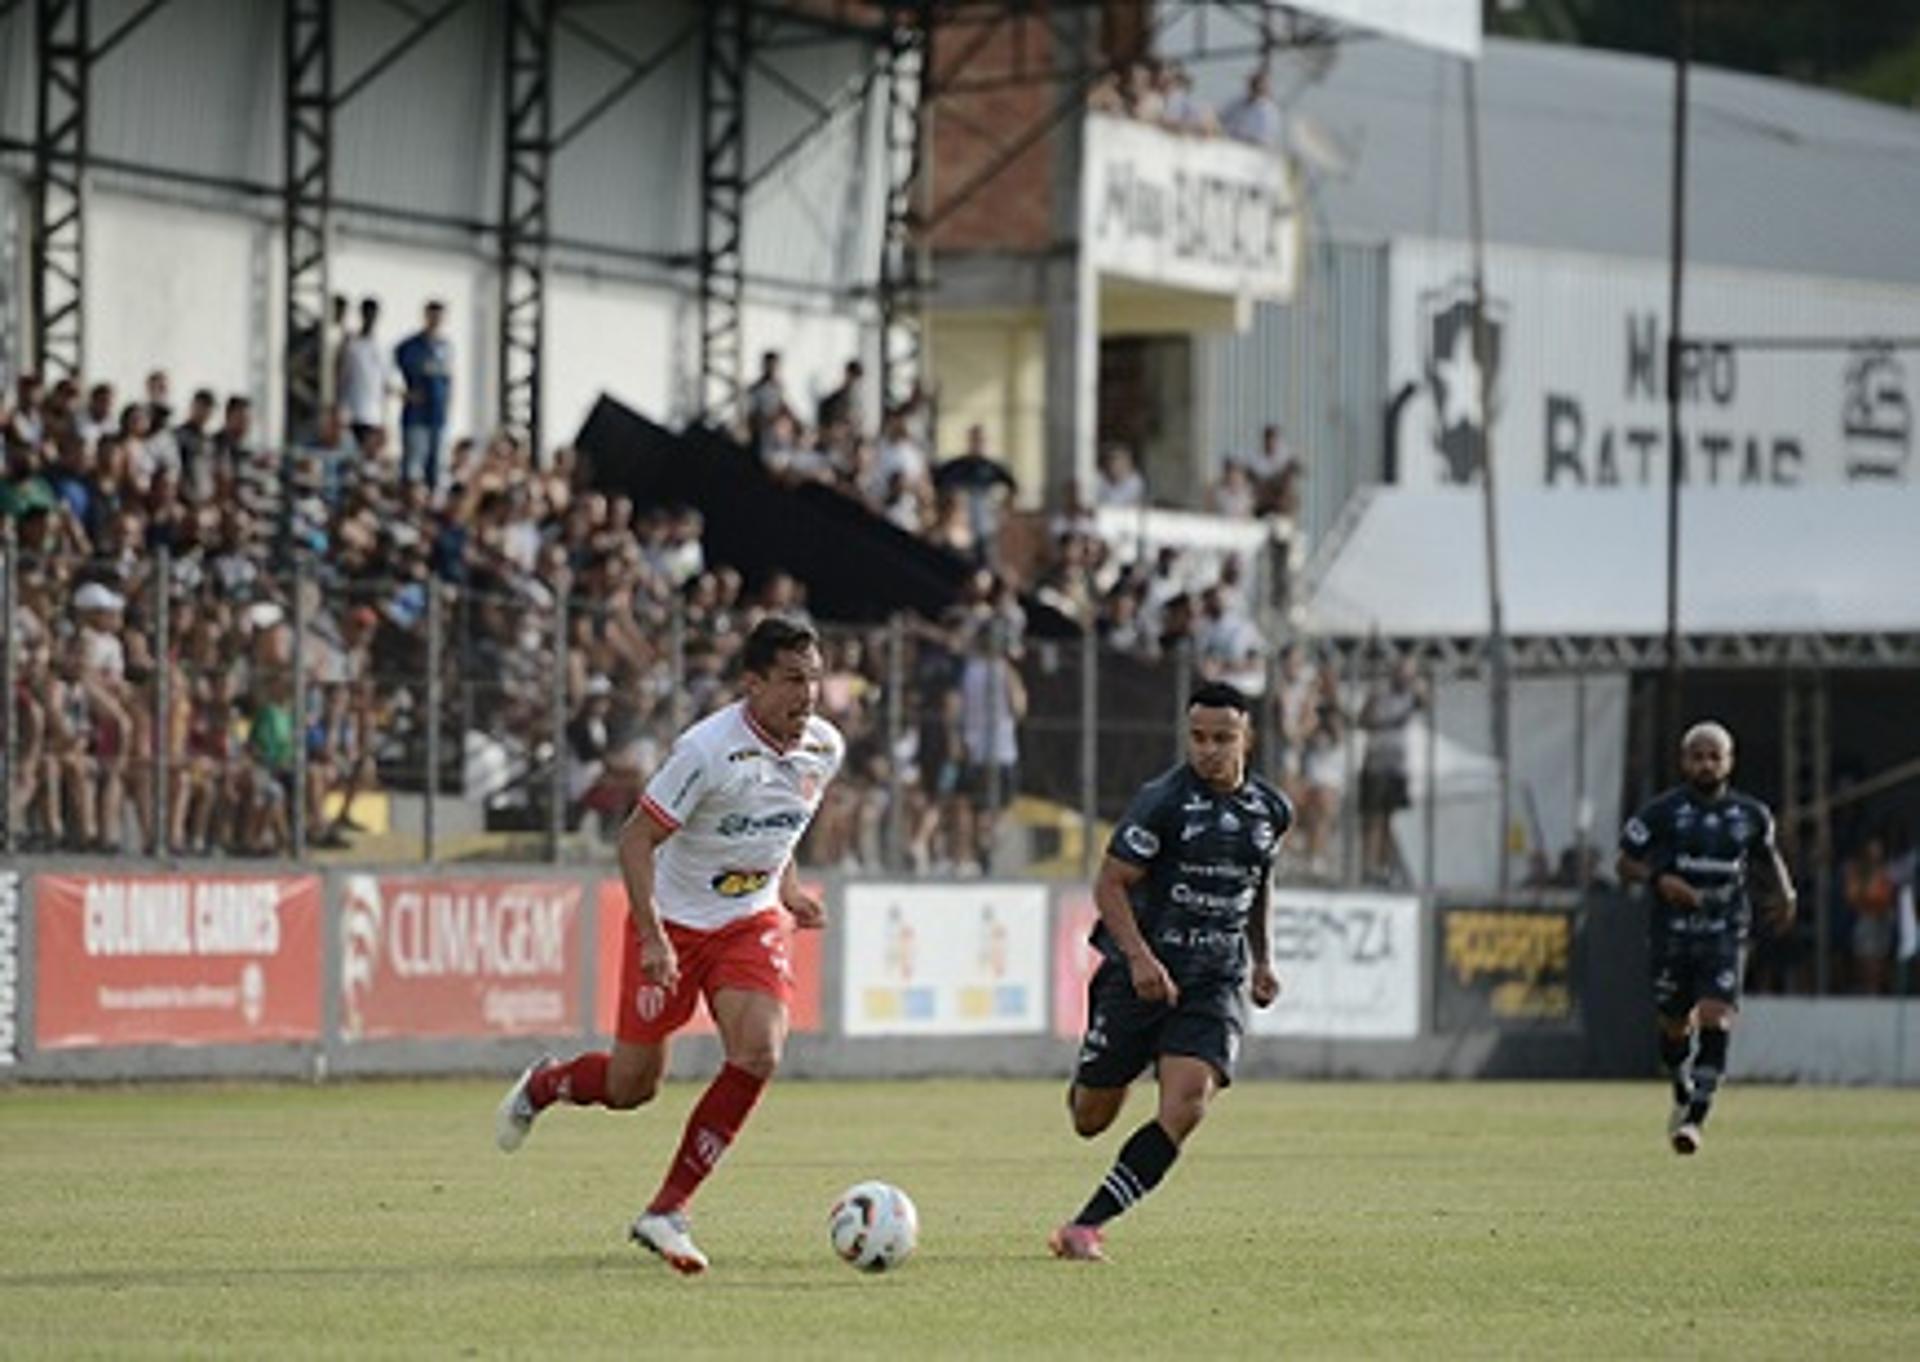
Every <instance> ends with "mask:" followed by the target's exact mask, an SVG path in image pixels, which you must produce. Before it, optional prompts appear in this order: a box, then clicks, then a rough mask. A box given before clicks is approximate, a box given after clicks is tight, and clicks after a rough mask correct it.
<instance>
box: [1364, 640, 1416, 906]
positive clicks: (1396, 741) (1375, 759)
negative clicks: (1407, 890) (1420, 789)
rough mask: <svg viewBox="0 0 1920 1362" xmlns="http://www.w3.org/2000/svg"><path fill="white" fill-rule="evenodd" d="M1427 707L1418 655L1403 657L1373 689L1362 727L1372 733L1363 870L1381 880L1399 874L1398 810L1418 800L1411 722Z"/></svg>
mask: <svg viewBox="0 0 1920 1362" xmlns="http://www.w3.org/2000/svg"><path fill="white" fill-rule="evenodd" d="M1425 707H1426V692H1425V689H1424V688H1423V687H1422V686H1421V684H1420V679H1419V677H1418V676H1417V675H1416V674H1415V672H1414V666H1413V659H1412V658H1409V657H1403V658H1400V659H1399V660H1398V661H1396V662H1395V663H1394V664H1393V671H1392V673H1391V674H1390V675H1389V676H1388V678H1387V680H1385V681H1384V682H1381V683H1377V684H1376V685H1375V686H1374V687H1373V688H1372V689H1371V690H1370V691H1368V693H1367V698H1366V701H1365V703H1364V704H1362V706H1361V709H1360V727H1361V729H1362V730H1363V731H1364V732H1365V733H1366V735H1367V751H1366V756H1365V757H1364V758H1363V760H1362V761H1361V765H1360V847H1361V853H1362V856H1363V864H1362V868H1361V873H1362V874H1364V875H1365V876H1366V878H1367V879H1368V880H1369V881H1370V882H1372V883H1375V884H1386V883H1388V882H1390V881H1391V880H1392V879H1393V875H1394V857H1393V831H1392V820H1393V815H1394V814H1396V813H1398V812H1400V810H1402V809H1404V808H1407V807H1408V806H1410V805H1411V804H1412V802H1413V800H1412V798H1411V796H1410V795H1409V792H1408V788H1407V728H1408V725H1409V724H1411V723H1412V722H1413V716H1414V715H1415V714H1417V713H1419V712H1420V711H1421V710H1422V709H1424V708H1425Z"/></svg>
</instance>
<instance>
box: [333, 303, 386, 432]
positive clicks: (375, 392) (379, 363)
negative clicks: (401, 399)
mask: <svg viewBox="0 0 1920 1362" xmlns="http://www.w3.org/2000/svg"><path fill="white" fill-rule="evenodd" d="M379 323H380V300H379V299H378V298H362V299H361V300H360V334H359V335H357V336H349V337H347V338H346V339H345V340H344V341H342V342H340V358H339V373H338V378H339V386H338V388H337V389H336V391H337V392H338V393H339V395H340V406H341V409H342V410H344V411H345V412H346V414H347V425H348V427H349V428H350V429H351V430H352V431H353V438H354V440H355V441H356V442H357V443H359V444H360V445H361V447H362V448H364V447H365V446H366V443H367V436H368V435H369V434H370V433H372V432H373V431H376V430H380V429H383V428H384V427H385V426H386V419H385V418H386V406H387V392H388V390H389V389H390V388H391V387H392V386H393V383H392V379H391V376H390V375H391V371H390V369H389V368H388V365H387V356H386V352H385V351H384V350H382V349H381V347H380V343H379V342H378V341H376V340H375V339H374V336H373V332H374V328H375V327H376V326H378V325H379Z"/></svg>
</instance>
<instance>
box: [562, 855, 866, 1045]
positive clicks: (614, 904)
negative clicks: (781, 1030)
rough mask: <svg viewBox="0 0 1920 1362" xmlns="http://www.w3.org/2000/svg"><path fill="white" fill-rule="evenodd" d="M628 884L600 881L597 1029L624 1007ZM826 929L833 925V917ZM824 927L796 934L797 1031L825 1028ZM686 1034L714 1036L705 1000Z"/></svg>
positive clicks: (811, 888)
mask: <svg viewBox="0 0 1920 1362" xmlns="http://www.w3.org/2000/svg"><path fill="white" fill-rule="evenodd" d="M800 884H801V887H802V888H804V889H805V890H806V891H807V892H808V893H809V894H824V893H825V888H824V886H822V885H818V884H815V883H813V882H812V881H809V880H802V881H801V882H800ZM626 921H627V887H626V885H624V884H622V883H621V882H620V881H619V880H602V881H601V882H600V928H599V938H600V946H599V952H600V987H599V990H598V992H599V995H600V996H599V997H598V998H596V999H595V1000H594V1008H593V1026H594V1030H596V1031H599V1032H602V1033H603V1034H605V1035H612V1034H613V1025H614V1018H615V1016H616V1015H617V1014H618V1011H619V1006H620V962H621V960H622V959H623V958H624V956H625V954H626ZM827 930H828V931H831V930H833V923H832V921H831V920H829V921H828V924H827ZM822 935H823V933H821V932H795V933H794V934H793V1005H792V1007H791V1008H789V1009H788V1018H787V1020H788V1022H789V1024H790V1027H791V1029H792V1030H793V1031H796V1032H799V1031H818V1030H819V1029H820V938H821V936H822ZM679 1034H681V1035H683V1036H710V1035H712V1034H713V1018H712V1017H710V1016H708V1015H707V1004H706V1002H705V1001H704V1000H703V1001H702V1002H701V1003H700V1005H699V1006H698V1007H696V1008H694V1010H693V1020H692V1021H690V1022H688V1023H687V1024H686V1026H685V1027H684V1028H683V1029H682V1030H681V1031H680V1033H679Z"/></svg>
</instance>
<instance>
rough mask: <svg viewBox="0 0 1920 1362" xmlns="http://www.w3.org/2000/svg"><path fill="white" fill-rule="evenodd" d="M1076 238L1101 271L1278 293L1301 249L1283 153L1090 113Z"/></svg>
mask: <svg viewBox="0 0 1920 1362" xmlns="http://www.w3.org/2000/svg"><path fill="white" fill-rule="evenodd" d="M1081 218H1082V222H1081V247H1082V250H1083V252H1084V254H1085V257H1086V260H1087V262H1088V264H1090V265H1091V266H1092V268H1093V269H1094V270H1095V271H1096V272H1097V273H1100V274H1106V275H1115V276H1118V277H1121V278H1125V279H1130V280H1133V281H1134V282H1136V283H1141V284H1150V285H1158V286H1160V287H1163V288H1175V289H1185V290H1190V291H1192V292H1196V293H1209V294H1216V295H1219V296H1222V297H1228V298H1248V299H1264V300H1267V301H1272V302H1284V301H1285V300H1286V299H1287V298H1289V297H1291V296H1292V294H1293V288H1294V278H1295V274H1296V272H1297V270H1298V267H1299V259H1300V220H1299V214H1298V212H1297V211H1296V210H1295V204H1294V195H1293V181H1292V179H1291V177H1290V175H1289V173H1288V166H1287V161H1286V158H1285V157H1283V156H1282V155H1281V154H1280V153H1278V152H1276V151H1271V150H1268V149H1266V148H1262V147H1253V146H1248V145H1246V144H1244V143H1240V142H1234V141H1228V140H1211V141H1202V140H1199V139H1196V138H1192V137H1181V136H1178V135H1176V134H1174V133H1170V132H1165V131H1163V130H1161V129H1159V128H1156V127H1154V126H1152V125H1151V124H1148V123H1140V122H1136V121H1133V120H1131V119H1124V118H1115V117H1110V116H1107V115H1103V114H1091V115H1089V116H1088V118H1087V124H1086V183H1085V189H1084V194H1083V196H1082V199H1081Z"/></svg>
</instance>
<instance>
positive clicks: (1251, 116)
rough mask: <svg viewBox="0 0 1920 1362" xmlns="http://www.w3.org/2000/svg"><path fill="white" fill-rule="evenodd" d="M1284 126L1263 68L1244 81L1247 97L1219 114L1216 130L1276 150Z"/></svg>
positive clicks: (1278, 106)
mask: <svg viewBox="0 0 1920 1362" xmlns="http://www.w3.org/2000/svg"><path fill="white" fill-rule="evenodd" d="M1284 125H1285V117H1284V115H1282V113H1281V112H1280V105H1279V104H1278V103H1276V102H1275V100H1274V98H1273V87H1272V83H1271V82H1270V81H1269V79H1268V77H1267V72H1266V68H1265V67H1261V68H1260V69H1259V70H1257V71H1255V72H1254V73H1253V75H1252V76H1250V77H1249V78H1248V79H1247V93H1246V94H1245V95H1244V96H1243V97H1241V98H1240V99H1237V100H1235V101H1234V102H1233V103H1231V104H1229V105H1228V106H1227V107H1226V108H1225V109H1224V110H1222V111H1221V114H1220V127H1221V128H1222V129H1223V130H1224V131H1225V132H1226V134H1227V136H1229V137H1232V138H1234V139H1236V140H1238V141H1241V142H1251V143H1252V144H1253V145H1254V146H1257V147H1278V146H1279V145H1280V139H1281V136H1282V135H1283V132H1284Z"/></svg>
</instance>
